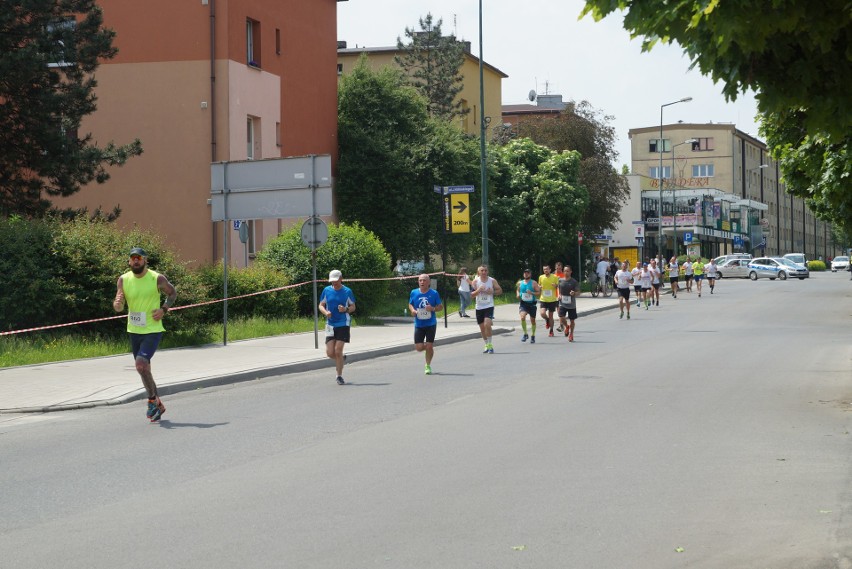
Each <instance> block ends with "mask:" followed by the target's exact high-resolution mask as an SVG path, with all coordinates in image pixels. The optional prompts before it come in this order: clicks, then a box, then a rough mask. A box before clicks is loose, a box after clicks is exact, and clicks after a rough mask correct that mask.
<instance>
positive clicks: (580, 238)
mask: <svg viewBox="0 0 852 569" xmlns="http://www.w3.org/2000/svg"><path fill="white" fill-rule="evenodd" d="M577 243H579V244H580V245H582V244H583V232H582V231H578V232H577Z"/></svg>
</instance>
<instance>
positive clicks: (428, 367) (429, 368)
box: [423, 364, 432, 375]
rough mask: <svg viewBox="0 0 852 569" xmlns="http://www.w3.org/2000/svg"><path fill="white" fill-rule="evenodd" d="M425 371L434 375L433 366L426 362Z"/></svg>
mask: <svg viewBox="0 0 852 569" xmlns="http://www.w3.org/2000/svg"><path fill="white" fill-rule="evenodd" d="M423 373H424V374H426V375H432V366H430V365H429V364H426V369H425V370H424V371H423Z"/></svg>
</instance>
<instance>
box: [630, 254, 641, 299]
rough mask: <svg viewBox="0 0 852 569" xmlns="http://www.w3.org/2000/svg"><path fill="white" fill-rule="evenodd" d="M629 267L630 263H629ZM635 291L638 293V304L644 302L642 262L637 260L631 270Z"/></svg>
mask: <svg viewBox="0 0 852 569" xmlns="http://www.w3.org/2000/svg"><path fill="white" fill-rule="evenodd" d="M628 267H629V265H628ZM630 276H631V279H630V280H631V282H632V283H633V292H635V293H636V306H641V304H642V262H641V261H636V266H635V267H633V269H632V270H631V271H630Z"/></svg>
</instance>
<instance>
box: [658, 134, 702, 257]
mask: <svg viewBox="0 0 852 569" xmlns="http://www.w3.org/2000/svg"><path fill="white" fill-rule="evenodd" d="M696 142H698V139H697V138H688V139H686V140H684V141H683V142H678V143H677V144H675V145H674V146H672V180H674V179H675V175H674V170H675V148H677V147H678V146H683V145H684V144H693V143H696ZM661 181H662V180H661ZM675 192H677V190H676V189H675V184H674V183H672V224H673V227H674V229H673V231H674V256H675V257H677V249H678V241H677V195H676V193H675ZM661 221H662V220H661Z"/></svg>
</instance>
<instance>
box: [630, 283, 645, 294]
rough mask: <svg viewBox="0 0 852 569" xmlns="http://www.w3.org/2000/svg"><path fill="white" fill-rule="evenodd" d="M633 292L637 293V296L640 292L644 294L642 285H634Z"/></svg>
mask: <svg viewBox="0 0 852 569" xmlns="http://www.w3.org/2000/svg"><path fill="white" fill-rule="evenodd" d="M628 290H629V289H628ZM633 290H634V291H635V292H636V294H639V293H640V292H642V285H640V284H638V285H633Z"/></svg>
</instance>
